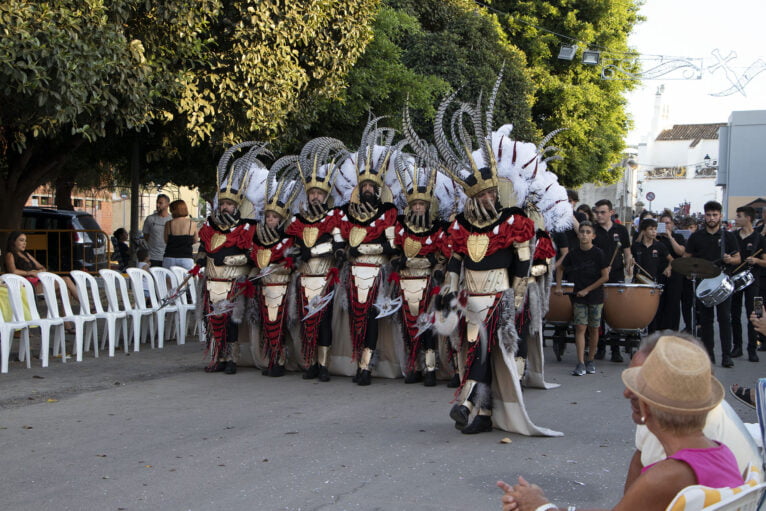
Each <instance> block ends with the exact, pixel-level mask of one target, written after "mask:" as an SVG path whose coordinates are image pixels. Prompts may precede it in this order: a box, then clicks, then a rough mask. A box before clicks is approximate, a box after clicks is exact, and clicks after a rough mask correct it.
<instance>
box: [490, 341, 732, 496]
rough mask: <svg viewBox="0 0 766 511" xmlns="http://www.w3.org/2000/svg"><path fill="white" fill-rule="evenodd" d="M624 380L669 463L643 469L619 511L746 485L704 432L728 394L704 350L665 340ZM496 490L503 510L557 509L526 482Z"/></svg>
mask: <svg viewBox="0 0 766 511" xmlns="http://www.w3.org/2000/svg"><path fill="white" fill-rule="evenodd" d="M622 381H623V383H625V386H626V387H627V389H628V390H629V391H630V392H632V393H633V394H635V396H636V397H637V398H638V401H639V403H638V404H639V410H640V413H641V417H640V422H642V423H644V424H646V427H647V428H648V429H649V431H651V432H652V433H653V434H654V435H656V436H657V438H658V439H659V441H660V443H661V444H662V446H663V448H664V449H665V452H666V454H667V458H665V459H664V460H662V461H659V462H657V463H655V464H652V465H650V466H648V467H644V469H643V470H642V472H641V475H640V476H638V478H637V479H636V480H635V482H634V483H633V484H632V485H630V487H629V488H627V491H626V492H625V495H624V496H623V497H622V499H621V500H620V502H619V504H618V505H617V507H618V508H619V509H626V510H634V509H635V510H639V509H640V510H658V511H659V510H663V509H665V508H666V507H667V506H668V504H669V503H670V502H671V501H672V500H673V499H674V497H675V496H676V494H677V493H678V492H679V491H681V490H682V489H684V488H686V487H687V486H692V485H697V484H699V485H703V486H708V487H711V488H725V487H730V488H734V487H737V486H740V485H742V484H744V479H743V478H742V474H741V473H740V470H739V467H738V466H737V460H736V458H735V457H734V454H732V452H731V450H729V448H728V447H726V446H725V445H723V444H721V443H718V442H715V441H713V440H711V439H709V438H708V437H706V436H705V434H704V433H703V431H702V428H703V426H704V425H705V419H706V418H707V414H708V412H709V411H710V410H711V409H713V408H715V407H716V406H718V404H719V403H720V402H721V400H722V399H723V394H724V392H723V386H722V385H721V382H719V381H718V380H717V379H716V378H715V377H714V376H713V375H712V371H711V365H710V360H709V358H708V356H707V353H705V350H704V349H702V348H700V347H699V346H696V345H694V344H692V343H690V342H688V341H687V340H685V339H681V338H679V337H675V336H663V337H661V338H660V339H659V340H658V341H657V346H656V347H655V348H654V350H653V351H652V352H651V353H650V354H649V356H647V357H646V361H645V362H644V364H643V365H642V366H641V367H631V368H628V369H626V370H625V371H623V373H622ZM679 461H680V462H681V463H679ZM498 486H499V487H500V488H501V489H502V490H503V491H504V492H505V494H504V495H503V497H502V498H501V502H502V503H503V509H504V510H508V511H510V510H514V509H518V510H520V511H531V510H538V511H542V510H548V509H557V506H555V505H553V504H551V503H550V502H549V501H548V499H547V498H545V495H544V494H543V492H542V490H541V489H540V487H539V486H537V485H530V484H529V483H528V482H527V481H526V480H524V478H523V477H519V484H517V485H516V486H513V487H511V486H510V485H508V484H507V483H504V482H503V481H498ZM569 509H572V507H571V506H570V507H569Z"/></svg>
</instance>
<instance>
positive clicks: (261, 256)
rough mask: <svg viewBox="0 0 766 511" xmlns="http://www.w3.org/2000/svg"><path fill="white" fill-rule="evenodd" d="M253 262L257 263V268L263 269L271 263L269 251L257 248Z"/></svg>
mask: <svg viewBox="0 0 766 511" xmlns="http://www.w3.org/2000/svg"><path fill="white" fill-rule="evenodd" d="M255 262H256V263H258V268H261V269H263V268H265V267H267V266H268V265H269V263H270V262H271V249H269V248H259V249H258V251H257V252H256V253H255Z"/></svg>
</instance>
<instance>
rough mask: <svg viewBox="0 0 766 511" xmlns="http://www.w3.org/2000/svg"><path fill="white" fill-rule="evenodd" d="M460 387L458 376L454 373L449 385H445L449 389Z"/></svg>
mask: <svg viewBox="0 0 766 511" xmlns="http://www.w3.org/2000/svg"><path fill="white" fill-rule="evenodd" d="M459 386H460V375H459V374H457V373H455V374H453V375H452V378H450V381H449V383H447V387H449V388H451V389H456V388H458V387H459Z"/></svg>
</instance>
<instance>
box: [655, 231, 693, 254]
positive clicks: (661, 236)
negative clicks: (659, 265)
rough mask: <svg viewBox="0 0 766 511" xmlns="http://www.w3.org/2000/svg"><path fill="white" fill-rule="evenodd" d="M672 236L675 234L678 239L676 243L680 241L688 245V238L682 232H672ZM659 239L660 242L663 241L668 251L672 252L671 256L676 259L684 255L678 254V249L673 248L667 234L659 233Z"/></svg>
mask: <svg viewBox="0 0 766 511" xmlns="http://www.w3.org/2000/svg"><path fill="white" fill-rule="evenodd" d="M671 236H673V239H674V240H676V243H678V244H679V245H681V246H682V247H684V246H686V239H685V238H684V237H683V235H682V234H678V233H677V232H674V233H672V234H671ZM657 241H659V242H660V243H662V244H663V245H664V246H665V248H666V249H667V251H668V254H670V256H671V257H672V258H673V259H676V258H677V257H682V256H680V255H678V254H676V251H675V250H673V244H672V243H670V239H669V238H668V237H667V236H665V235H664V234H658V235H657Z"/></svg>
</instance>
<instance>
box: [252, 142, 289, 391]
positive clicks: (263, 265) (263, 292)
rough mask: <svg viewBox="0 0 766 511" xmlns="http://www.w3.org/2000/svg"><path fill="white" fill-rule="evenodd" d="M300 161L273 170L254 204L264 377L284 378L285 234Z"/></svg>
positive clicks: (284, 162) (255, 274) (283, 160)
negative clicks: (258, 213) (257, 216)
mask: <svg viewBox="0 0 766 511" xmlns="http://www.w3.org/2000/svg"><path fill="white" fill-rule="evenodd" d="M297 159H298V158H297V157H296V156H293V155H290V156H283V157H282V158H280V159H279V160H277V161H276V162H274V164H273V165H272V166H271V169H270V170H269V172H268V175H267V176H266V194H265V196H264V199H265V201H264V204H262V205H261V204H257V203H254V204H253V206H254V207H255V208H256V211H258V210H261V209H262V211H263V219H262V220H260V221H259V222H258V223H257V224H256V228H255V235H254V237H253V247H252V250H251V255H250V257H251V258H252V260H253V261H254V262H255V267H254V268H253V272H251V279H257V281H256V282H257V283H256V289H255V297H256V300H255V301H256V303H257V306H258V315H259V317H260V327H261V350H262V352H263V355H264V357H265V358H266V360H267V366H266V367H265V368H264V369H263V371H262V373H263V375H264V376H272V377H280V376H283V375H284V374H285V362H286V353H285V330H286V329H285V317H286V316H287V310H286V306H285V302H286V297H287V289H288V286H289V284H290V273H291V271H292V268H293V258H292V257H291V256H290V255H289V254H290V253H289V249H290V247H292V244H293V240H292V238H291V237H289V236H287V235H286V234H285V222H286V220H287V219H288V218H289V217H290V215H289V211H290V204H291V203H292V201H293V199H294V198H295V196H296V194H297V192H298V191H299V190H300V185H299V181H298V180H299V177H298V168H297Z"/></svg>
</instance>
